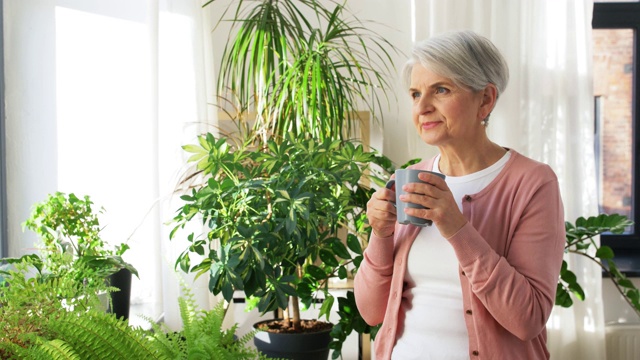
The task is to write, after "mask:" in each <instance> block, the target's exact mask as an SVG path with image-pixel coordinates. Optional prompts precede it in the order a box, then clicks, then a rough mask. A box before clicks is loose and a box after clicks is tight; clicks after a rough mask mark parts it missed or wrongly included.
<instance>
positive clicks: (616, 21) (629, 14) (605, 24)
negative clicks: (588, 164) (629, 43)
mask: <svg viewBox="0 0 640 360" xmlns="http://www.w3.org/2000/svg"><path fill="white" fill-rule="evenodd" d="M592 28H593V29H633V30H634V31H635V36H634V41H633V80H632V89H631V92H632V95H631V96H632V99H631V119H632V122H633V123H632V124H631V129H632V130H631V131H632V151H633V163H632V169H631V174H632V178H633V184H632V185H631V188H632V191H633V203H632V205H631V206H632V213H633V219H631V220H633V221H634V223H635V225H634V227H633V232H632V233H630V234H622V235H614V234H606V235H605V234H603V235H602V236H601V237H600V240H601V244H602V245H607V246H609V247H611V248H612V249H613V251H614V253H615V260H616V265H617V266H618V268H619V270H620V271H622V272H623V273H625V274H626V275H627V276H634V277H638V276H640V234H639V233H638V231H639V230H640V202H639V199H638V197H639V196H640V182H639V181H638V180H639V179H640V176H639V175H640V174H639V173H638V171H639V170H640V149H639V148H638V141H637V140H638V139H640V134H639V133H638V132H639V130H640V126H638V124H640V121H639V119H638V111H637V104H640V91H638V89H637V87H638V85H639V84H640V78H639V76H640V72H639V71H638V66H637V62H638V54H639V49H638V45H639V44H638V35H639V34H640V2H625V3H613V2H602V3H597V2H596V3H594V4H593V19H592Z"/></svg>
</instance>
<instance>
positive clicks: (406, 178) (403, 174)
mask: <svg viewBox="0 0 640 360" xmlns="http://www.w3.org/2000/svg"><path fill="white" fill-rule="evenodd" d="M420 173H430V174H434V175H437V176H440V177H441V178H443V179H444V178H445V175H444V174H440V173H437V172H434V171H428V170H417V169H398V170H396V177H395V179H393V180H389V182H387V184H386V188H387V189H391V188H392V187H393V185H394V184H396V203H395V204H394V206H395V207H396V208H397V209H398V211H397V216H398V223H400V224H403V225H407V224H413V225H416V226H431V225H432V224H433V222H432V221H431V220H429V219H422V218H419V217H415V216H409V215H408V214H407V213H405V212H404V209H405V208H407V207H408V208H414V209H424V208H425V207H424V206H422V205H418V204H414V203H408V202H403V201H400V196H401V195H403V194H406V192H405V191H403V190H402V187H403V186H404V185H405V184H407V183H412V182H421V183H426V182H424V181H422V180H420V179H419V178H418V174H420Z"/></svg>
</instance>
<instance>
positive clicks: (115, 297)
mask: <svg viewBox="0 0 640 360" xmlns="http://www.w3.org/2000/svg"><path fill="white" fill-rule="evenodd" d="M108 282H109V286H113V287H116V288H118V289H120V291H115V292H112V293H111V306H110V307H109V308H108V309H107V311H108V312H111V313H114V314H116V317H118V318H122V319H124V320H129V304H130V301H131V271H129V270H128V269H126V268H122V269H120V270H119V271H118V272H116V273H115V274H112V275H110V276H109V278H108Z"/></svg>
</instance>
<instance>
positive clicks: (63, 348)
mask: <svg viewBox="0 0 640 360" xmlns="http://www.w3.org/2000/svg"><path fill="white" fill-rule="evenodd" d="M18 356H19V357H21V358H25V359H27V358H28V359H33V360H82V358H81V357H80V356H78V354H77V353H76V352H75V351H74V349H73V347H71V346H70V345H69V344H67V343H66V342H64V341H63V340H60V339H55V340H50V341H44V342H43V343H42V344H39V345H38V346H35V347H33V348H31V349H28V350H23V351H21V352H20V353H19V354H18Z"/></svg>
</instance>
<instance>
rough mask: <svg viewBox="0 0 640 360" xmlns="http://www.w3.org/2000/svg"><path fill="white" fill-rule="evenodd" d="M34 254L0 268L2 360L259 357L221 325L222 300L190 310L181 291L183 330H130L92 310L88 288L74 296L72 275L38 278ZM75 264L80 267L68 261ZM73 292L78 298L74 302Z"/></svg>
mask: <svg viewBox="0 0 640 360" xmlns="http://www.w3.org/2000/svg"><path fill="white" fill-rule="evenodd" d="M34 260H37V258H35V257H23V258H22V259H21V260H20V261H19V262H14V263H13V264H12V265H13V268H11V269H4V270H3V278H4V279H5V281H6V283H3V284H2V285H0V358H2V359H47V360H51V359H123V360H126V359H132V360H139V359H167V360H169V359H171V360H175V359H194V360H195V359H221V360H245V359H246V360H248V359H262V358H263V357H262V356H261V355H260V354H259V353H258V352H257V351H256V350H254V349H251V348H249V347H247V346H246V345H247V343H248V342H249V341H250V339H251V336H252V334H248V335H246V336H244V337H242V338H236V337H235V336H234V335H235V331H236V329H237V325H234V326H232V327H231V328H229V329H224V328H223V325H222V324H223V319H224V314H225V309H224V307H223V306H224V303H223V302H220V303H218V304H217V305H216V306H215V307H214V308H213V309H212V310H209V311H204V310H198V309H197V307H196V304H195V300H194V299H193V296H192V295H191V293H190V291H189V289H187V288H183V292H184V293H185V295H183V296H182V297H180V298H179V299H178V301H179V304H180V314H181V316H182V321H183V328H182V329H181V330H180V331H178V332H173V331H169V330H168V328H166V327H165V326H164V325H162V324H155V323H153V322H151V321H150V325H151V329H149V330H147V329H142V328H141V327H132V326H129V325H128V322H127V321H126V320H124V319H122V318H117V317H116V316H115V315H114V314H111V313H107V312H105V311H104V310H103V307H102V306H100V301H99V299H98V296H97V293H96V291H94V290H95V289H93V288H92V287H91V286H90V285H89V284H85V288H83V289H81V290H80V291H79V290H78V289H77V287H76V282H75V280H74V279H73V278H72V277H64V276H62V277H57V278H50V279H47V280H46V281H44V279H43V278H41V277H40V276H38V275H37V274H39V272H38V271H35V275H34V274H33V270H34V269H33V267H37V266H38V265H37V263H34V262H33V261H34ZM76 265H78V266H83V265H84V264H82V263H79V264H76ZM78 295H80V296H79V297H78Z"/></svg>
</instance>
